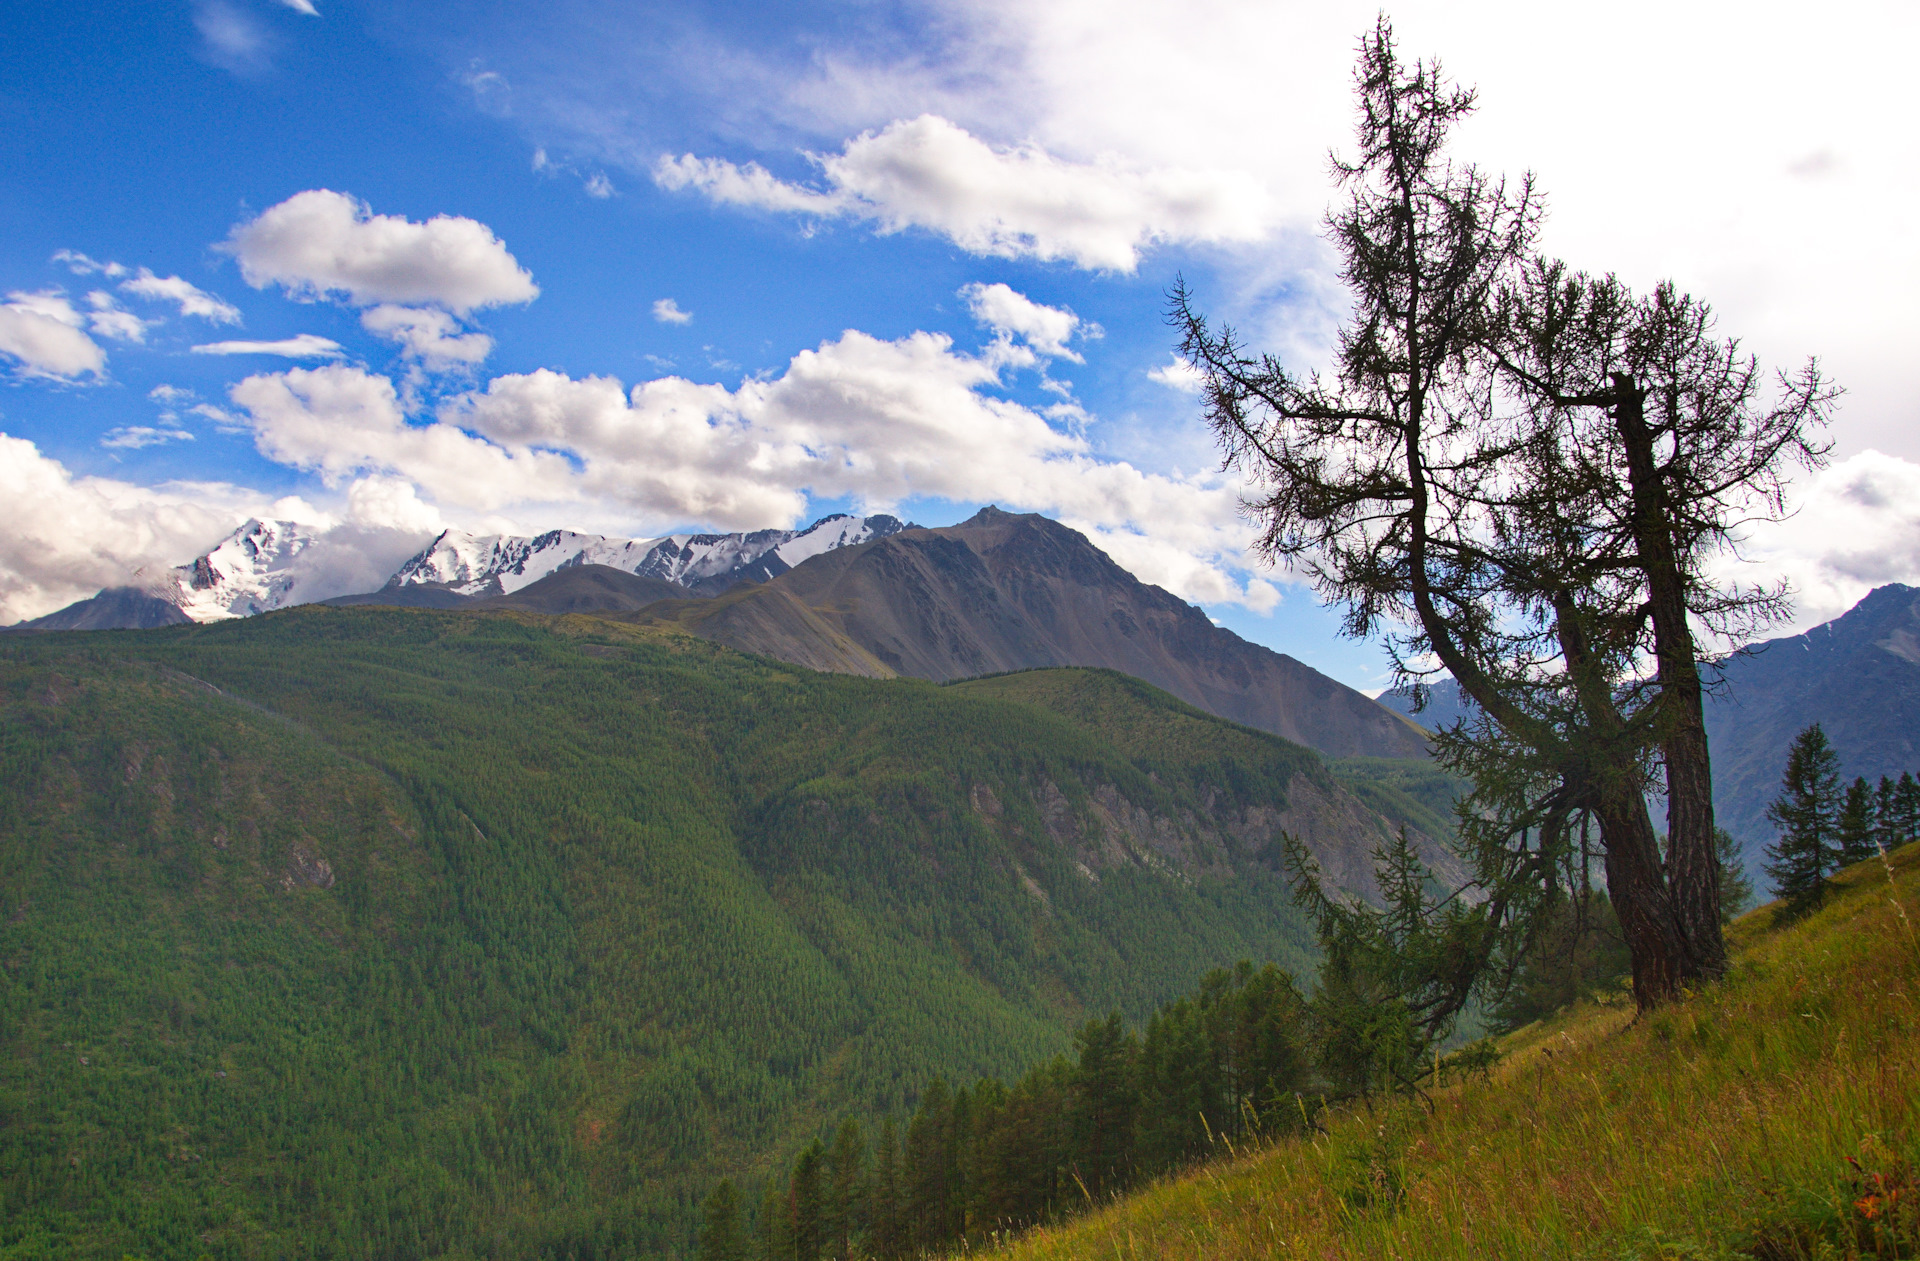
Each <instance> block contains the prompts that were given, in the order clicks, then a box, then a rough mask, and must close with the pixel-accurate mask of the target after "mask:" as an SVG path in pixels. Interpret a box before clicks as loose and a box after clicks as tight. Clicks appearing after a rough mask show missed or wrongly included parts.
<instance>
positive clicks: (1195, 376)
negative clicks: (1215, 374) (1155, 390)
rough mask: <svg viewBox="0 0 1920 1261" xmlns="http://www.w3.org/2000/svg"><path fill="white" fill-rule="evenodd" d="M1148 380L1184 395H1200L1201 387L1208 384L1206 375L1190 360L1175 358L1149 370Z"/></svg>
mask: <svg viewBox="0 0 1920 1261" xmlns="http://www.w3.org/2000/svg"><path fill="white" fill-rule="evenodd" d="M1147 380H1149V381H1157V382H1159V383H1160V384H1161V385H1164V386H1166V387H1167V388H1168V389H1170V390H1179V391H1180V392H1181V393H1182V394H1198V393H1199V392H1200V387H1201V386H1203V385H1205V384H1206V380H1207V378H1206V375H1205V374H1204V373H1202V372H1201V371H1200V369H1198V368H1196V367H1194V366H1193V364H1192V363H1191V362H1189V361H1188V360H1185V359H1182V358H1180V357H1179V356H1178V355H1175V356H1174V357H1173V362H1171V363H1163V364H1161V365H1160V366H1159V367H1157V368H1149V369H1148V370H1147Z"/></svg>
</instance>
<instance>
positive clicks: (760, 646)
mask: <svg viewBox="0 0 1920 1261" xmlns="http://www.w3.org/2000/svg"><path fill="white" fill-rule="evenodd" d="M637 616H640V617H643V618H645V619H647V620H650V621H656V622H668V623H672V624H674V625H677V626H679V627H682V628H684V629H686V630H689V631H691V632H693V633H694V634H697V635H700V636H702V637H704V638H708V639H713V640H717V641H718V642H720V643H724V644H727V645H729V646H732V647H735V648H739V649H742V650H743V651H747V652H756V653H762V654H765V655H766V656H770V657H777V658H779V659H780V660H783V661H792V662H794V663H796V664H800V665H806V666H811V667H813V668H814V669H819V670H832V671H837V672H841V673H847V674H863V675H868V676H870V677H875V678H886V677H889V676H893V675H905V676H909V677H913V678H922V679H934V680H946V679H956V678H966V677H971V676H976V675H983V674H992V673H996V672H1000V671H1007V670H1024V669H1030V668H1033V667H1036V666H1100V667H1104V668H1107V669H1112V670H1118V671H1121V672H1122V673H1124V674H1129V675H1132V676H1133V677H1135V678H1139V679H1145V680H1146V681H1147V682H1149V683H1152V684H1153V685H1154V686H1156V687H1160V688H1164V689H1166V690H1167V691H1168V692H1171V693H1173V694H1174V695H1175V696H1178V697H1180V698H1181V699H1182V700H1184V701H1187V702H1188V703H1190V704H1193V705H1196V706H1198V707H1199V708H1201V709H1204V710H1206V711H1207V712H1209V713H1213V714H1218V715H1220V716H1221V717H1223V718H1230V719H1232V720H1233V721H1235V722H1240V723H1245V724H1246V725H1247V726H1249V727H1256V728H1258V729H1260V730H1262V731H1269V732H1272V733H1274V734H1276V735H1279V736H1283V737H1285V738H1286V739H1289V740H1293V741H1296V742H1298V743H1300V744H1304V745H1307V746H1308V747H1310V748H1313V749H1317V750H1319V751H1320V752H1322V753H1324V754H1327V755H1329V756H1334V757H1347V756H1356V755H1363V756H1376V757H1401V758H1407V757H1412V758H1417V757H1423V756H1425V748H1426V740H1425V736H1424V734H1423V733H1422V732H1421V731H1420V730H1419V729H1418V728H1416V727H1415V726H1413V725H1412V724H1411V723H1409V722H1407V721H1406V720H1405V719H1404V718H1402V717H1400V716H1399V715H1396V714H1394V713H1392V712H1390V711H1388V710H1386V709H1384V708H1382V707H1381V706H1379V705H1377V704H1375V703H1374V702H1373V701H1372V700H1369V699H1368V698H1367V697H1365V696H1363V695H1361V694H1360V693H1359V692H1356V691H1354V690H1353V689H1352V688H1349V687H1346V686H1345V685H1343V684H1340V683H1337V682H1335V681H1334V680H1332V679H1330V678H1328V677H1327V676H1325V675H1323V674H1321V673H1320V672H1318V671H1317V670H1314V669H1312V668H1310V667H1308V666H1306V665H1303V664H1302V663H1301V662H1299V661H1296V660H1295V659H1293V658H1292V657H1289V656H1285V655H1283V654H1281V653H1276V652H1274V651H1272V650H1271V649H1268V648H1263V647H1261V646H1259V645H1257V644H1252V643H1248V642H1247V641H1246V640H1244V639H1241V638H1240V637H1239V636H1238V635H1235V634H1233V633H1232V632H1231V631H1228V630H1225V629H1222V628H1221V627H1218V626H1215V625H1214V624H1213V623H1212V622H1210V621H1209V620H1208V619H1207V616H1206V614H1204V613H1202V612H1201V611H1200V610H1199V609H1197V608H1195V607H1194V606H1192V605H1190V604H1188V603H1186V602H1185V601H1183V600H1180V599H1178V598H1177V597H1175V596H1173V595H1171V594H1169V593H1168V592H1166V591H1164V590H1162V589H1161V588H1159V587H1153V586H1149V585H1147V584H1146V583H1143V582H1141V581H1140V580H1139V579H1137V578H1135V577H1134V576H1133V575H1132V574H1130V573H1128V572H1127V571H1126V570H1124V569H1122V568H1120V566H1118V565H1116V564H1114V562H1113V561H1112V560H1111V559H1109V558H1108V556H1107V555H1106V554H1105V553H1104V552H1102V551H1101V550H1100V549H1099V548H1097V547H1095V546H1094V545H1093V544H1092V543H1090V542H1089V541H1088V540H1087V539H1086V537H1085V536H1084V535H1081V534H1079V533H1078V532H1076V531H1074V530H1071V529H1069V528H1067V527H1066V526H1063V525H1061V524H1060V523H1059V522H1057V521H1053V520H1050V519H1048V518H1046V517H1042V516H1038V515H1035V514H1013V513H1007V512H1002V511H1000V510H999V509H997V508H986V509H983V510H981V512H980V513H979V514H978V515H976V516H975V517H973V518H972V519H971V520H969V521H965V522H962V523H961V524H959V525H955V526H948V527H945V528H942V529H935V530H921V529H916V530H907V531H904V532H902V533H899V534H895V535H892V536H890V537H887V538H884V539H880V540H877V541H875V542H872V543H869V544H866V545H864V546H859V547H850V548H846V549H843V550H840V551H836V552H832V553H829V554H826V555H823V556H820V557H817V558H815V559H814V560H813V561H811V562H810V563H808V564H806V565H802V566H800V567H799V568H797V569H795V570H793V571H792V572H790V573H787V574H783V575H781V576H779V577H776V578H774V579H772V580H771V581H768V582H766V583H763V584H759V585H756V586H747V587H739V588H736V589H734V590H733V591H731V592H729V593H727V594H726V595H723V596H721V597H718V598H717V599H713V600H707V601H689V602H687V603H684V604H677V605H659V606H655V607H654V608H652V609H649V610H647V611H646V612H645V613H643V614H639V615H637Z"/></svg>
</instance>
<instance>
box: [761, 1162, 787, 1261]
mask: <svg viewBox="0 0 1920 1261" xmlns="http://www.w3.org/2000/svg"><path fill="white" fill-rule="evenodd" d="M760 1261H793V1205H792V1203H791V1201H790V1200H789V1199H788V1197H787V1180H786V1179H785V1178H782V1177H780V1176H778V1175H777V1174H776V1175H775V1176H773V1177H771V1178H768V1179H767V1199H766V1203H765V1204H764V1205H762V1206H761V1209H760Z"/></svg>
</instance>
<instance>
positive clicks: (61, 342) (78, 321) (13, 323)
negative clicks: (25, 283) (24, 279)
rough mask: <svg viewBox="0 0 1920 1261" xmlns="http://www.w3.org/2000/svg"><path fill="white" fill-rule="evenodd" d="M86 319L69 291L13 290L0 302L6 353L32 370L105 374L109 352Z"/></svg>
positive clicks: (1, 348)
mask: <svg viewBox="0 0 1920 1261" xmlns="http://www.w3.org/2000/svg"><path fill="white" fill-rule="evenodd" d="M84 323H85V317H84V316H83V315H82V314H81V313H80V312H79V311H76V310H74V308H73V304H72V303H71V302H69V301H67V299H66V296H65V295H64V294H60V293H56V292H53V291H43V292H40V293H21V292H18V291H15V292H13V293H9V294H8V295H7V301H6V302H5V303H4V304H0V355H5V356H7V357H9V358H11V359H13V360H15V361H16V362H17V363H18V364H19V371H20V372H21V373H23V374H24V375H26V376H34V377H55V378H62V379H66V380H72V379H74V378H76V377H80V376H84V375H92V376H95V377H98V376H101V375H102V374H103V373H104V372H105V371H106V367H107V352H106V351H104V350H102V349H100V345H99V343H98V342H96V341H94V340H93V339H92V338H91V337H88V336H87V334H86V332H85V331H84V329H83V328H82V327H81V326H82V325H83V324H84Z"/></svg>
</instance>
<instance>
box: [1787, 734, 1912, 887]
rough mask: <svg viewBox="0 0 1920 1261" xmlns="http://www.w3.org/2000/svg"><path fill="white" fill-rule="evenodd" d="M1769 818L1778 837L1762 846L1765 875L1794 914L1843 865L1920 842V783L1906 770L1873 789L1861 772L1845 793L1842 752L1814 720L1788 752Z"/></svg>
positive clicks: (1884, 779) (1884, 778)
mask: <svg viewBox="0 0 1920 1261" xmlns="http://www.w3.org/2000/svg"><path fill="white" fill-rule="evenodd" d="M1767 821H1768V822H1769V823H1772V824H1773V825H1774V826H1775V827H1776V828H1778V829H1779V830H1780V834H1779V839H1778V840H1776V841H1775V842H1774V843H1773V844H1772V845H1770V846H1768V847H1767V851H1766V853H1767V859H1768V861H1767V866H1766V872H1767V875H1768V877H1769V878H1770V879H1772V881H1773V884H1774V892H1775V894H1776V895H1778V896H1779V897H1780V898H1781V899H1782V900H1783V901H1784V902H1785V903H1786V904H1787V909H1788V911H1789V912H1796V913H1797V912H1799V911H1804V910H1806V909H1808V908H1810V907H1811V906H1813V905H1815V904H1817V903H1818V902H1819V901H1820V900H1821V898H1822V896H1823V895H1824V893H1825V889H1826V880H1827V877H1828V876H1830V875H1832V874H1833V873H1834V872H1836V871H1838V870H1839V869H1840V868H1842V867H1848V866H1851V865H1852V864H1854V863H1857V862H1864V861H1866V860H1867V859H1869V858H1872V857H1873V856H1874V855H1875V854H1881V853H1886V852H1888V851H1891V850H1894V849H1898V848H1899V847H1900V846H1902V845H1905V844H1907V843H1908V842H1910V841H1920V781H1916V780H1915V779H1914V776H1913V772H1912V771H1907V772H1904V773H1903V774H1902V775H1901V776H1900V778H1899V779H1897V780H1896V779H1894V778H1893V777H1892V776H1891V775H1882V776H1881V777H1880V784H1879V786H1878V787H1877V788H1876V787H1875V786H1874V785H1872V784H1870V783H1868V782H1867V779H1866V777H1865V776H1864V775H1863V776H1858V777H1856V778H1855V779H1854V781H1853V783H1851V784H1849V785H1848V786H1847V787H1846V788H1845V789H1844V790H1843V789H1842V788H1841V787H1840V755H1839V753H1838V752H1837V751H1836V750H1835V749H1834V747H1833V744H1832V742H1831V741H1829V740H1828V739H1827V733H1826V732H1825V731H1824V730H1822V729H1821V727H1820V724H1819V723H1814V724H1813V725H1812V726H1810V727H1807V728H1806V729H1805V730H1803V731H1801V733H1800V734H1799V735H1798V736H1796V737H1794V741H1793V744H1792V746H1791V747H1790V748H1789V749H1788V750H1787V764H1786V768H1785V769H1784V770H1783V771H1782V773H1781V785H1780V796H1779V797H1778V798H1776V799H1775V800H1774V802H1773V804H1772V805H1770V806H1768V807H1767Z"/></svg>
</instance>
